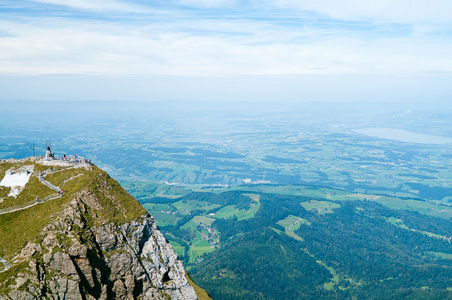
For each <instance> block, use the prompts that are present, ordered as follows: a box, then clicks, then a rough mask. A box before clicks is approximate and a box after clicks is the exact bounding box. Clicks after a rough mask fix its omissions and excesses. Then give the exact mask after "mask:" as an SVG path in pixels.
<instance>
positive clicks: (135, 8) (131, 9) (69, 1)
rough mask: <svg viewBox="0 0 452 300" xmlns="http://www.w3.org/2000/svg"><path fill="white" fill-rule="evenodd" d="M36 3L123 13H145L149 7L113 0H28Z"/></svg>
mask: <svg viewBox="0 0 452 300" xmlns="http://www.w3.org/2000/svg"><path fill="white" fill-rule="evenodd" d="M29 1H33V2H37V3H43V4H52V5H58V6H64V7H69V8H73V9H82V10H93V11H117V12H123V13H146V12H149V9H148V8H147V7H145V6H141V5H136V4H130V3H127V2H121V1H115V0H95V1H92V0H29Z"/></svg>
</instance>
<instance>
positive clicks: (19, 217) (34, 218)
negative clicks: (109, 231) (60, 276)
mask: <svg viewBox="0 0 452 300" xmlns="http://www.w3.org/2000/svg"><path fill="white" fill-rule="evenodd" d="M71 178H72V179H71ZM32 179H33V180H30V183H29V184H27V185H26V187H25V190H24V191H23V192H22V193H21V195H20V196H21V197H23V198H26V199H28V198H30V195H31V194H33V197H32V198H33V199H34V197H36V196H35V194H36V195H38V196H40V197H42V195H44V196H45V195H46V194H47V193H51V192H50V191H48V188H46V187H44V186H43V185H40V184H39V183H37V182H35V180H34V179H36V177H32ZM36 180H37V179H36ZM46 180H48V181H49V182H51V183H52V184H54V185H57V186H59V187H60V188H61V189H63V190H64V191H65V195H64V196H63V197H61V198H57V199H55V200H52V201H49V202H45V203H42V204H38V205H35V206H33V207H30V208H28V209H25V210H20V211H16V212H13V213H8V214H3V215H0V228H1V229H2V234H0V256H1V257H4V258H6V259H8V258H10V257H11V256H13V255H14V253H16V252H17V251H18V250H19V249H21V248H22V247H23V246H24V245H25V244H26V243H27V242H28V241H31V240H34V239H35V238H37V237H38V235H39V232H40V231H41V230H42V229H43V228H44V227H45V226H46V225H47V224H49V222H50V221H51V219H52V216H53V215H57V214H58V213H59V212H61V211H62V210H63V208H64V207H65V204H67V203H68V202H70V201H71V200H72V199H73V198H74V197H75V196H76V194H77V193H78V192H79V191H81V190H88V191H89V192H90V193H92V194H94V195H95V196H96V197H97V198H98V199H99V201H100V203H101V205H102V206H103V208H104V209H103V210H102V211H99V213H98V214H99V215H98V218H97V219H95V220H93V225H97V224H102V223H107V222H114V223H125V222H127V221H130V220H133V219H138V218H139V217H140V216H142V215H143V214H146V210H145V209H144V208H143V207H142V206H141V205H140V204H139V203H138V201H136V200H135V199H134V198H133V197H132V196H130V195H129V194H128V193H127V192H126V191H125V190H124V189H123V188H122V187H121V186H120V185H119V184H118V183H117V182H116V181H115V180H113V179H112V178H110V177H109V176H108V174H106V173H105V172H103V171H102V170H100V169H99V168H97V167H95V166H93V167H92V170H85V169H67V170H64V171H61V172H58V173H54V174H52V175H49V176H47V177H46ZM41 186H42V187H44V188H42V187H41ZM41 189H42V191H41ZM30 199H31V198H30Z"/></svg>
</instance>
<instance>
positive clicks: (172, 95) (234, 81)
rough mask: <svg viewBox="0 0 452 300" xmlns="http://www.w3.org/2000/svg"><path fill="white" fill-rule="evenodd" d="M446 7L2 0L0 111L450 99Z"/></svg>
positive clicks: (451, 59)
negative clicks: (13, 103) (30, 103)
mask: <svg viewBox="0 0 452 300" xmlns="http://www.w3.org/2000/svg"><path fill="white" fill-rule="evenodd" d="M451 11H452V1H449V0H429V1H425V0H391V1H389V0H342V1H337V0H243V1H235V0H154V1H145V0H96V1H92V0H29V1H24V0H2V1H1V2H0V88H1V90H2V93H1V94H0V101H2V100H3V101H5V100H124V101H128V100H139V101H162V100H206V101H272V102H278V101H283V102H307V101H333V102H334V101H347V102H355V101H356V102H358V101H359V102H366V101H372V102H375V101H383V102H388V101H389V102H390V101H402V102H404V101H424V102H428V101H437V100H438V101H446V102H447V101H448V100H449V99H450V98H451V97H452V84H450V82H452V14H451V13H450V12H451Z"/></svg>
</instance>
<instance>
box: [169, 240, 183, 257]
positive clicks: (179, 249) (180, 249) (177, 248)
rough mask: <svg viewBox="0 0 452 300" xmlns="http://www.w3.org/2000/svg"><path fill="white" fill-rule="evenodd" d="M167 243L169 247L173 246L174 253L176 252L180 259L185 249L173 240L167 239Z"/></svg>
mask: <svg viewBox="0 0 452 300" xmlns="http://www.w3.org/2000/svg"><path fill="white" fill-rule="evenodd" d="M168 241H169V242H170V244H171V246H173V249H174V251H176V253H177V255H179V257H182V256H183V255H184V250H185V247H184V246H182V245H181V244H179V243H178V242H176V241H174V240H171V239H169V240H168Z"/></svg>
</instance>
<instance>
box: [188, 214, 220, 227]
mask: <svg viewBox="0 0 452 300" xmlns="http://www.w3.org/2000/svg"><path fill="white" fill-rule="evenodd" d="M214 221H215V219H212V218H208V217H205V216H195V217H194V218H193V222H195V223H198V224H199V223H202V224H204V225H206V226H208V227H210V226H212V223H213V222H214Z"/></svg>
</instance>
